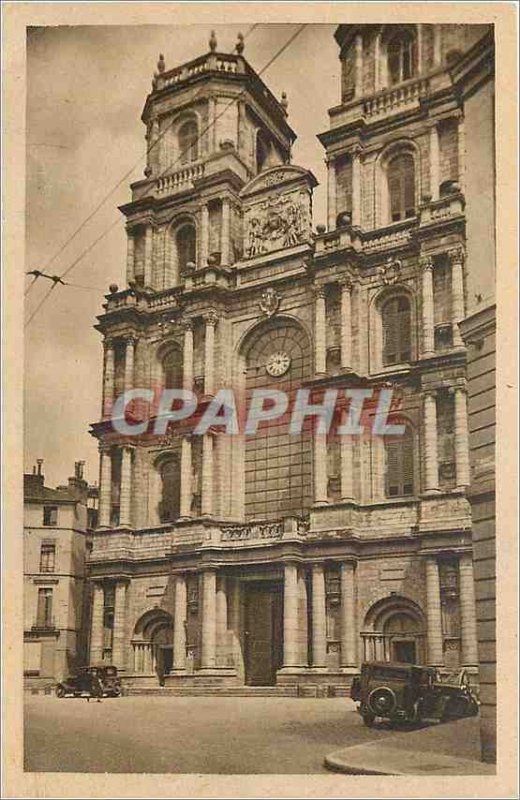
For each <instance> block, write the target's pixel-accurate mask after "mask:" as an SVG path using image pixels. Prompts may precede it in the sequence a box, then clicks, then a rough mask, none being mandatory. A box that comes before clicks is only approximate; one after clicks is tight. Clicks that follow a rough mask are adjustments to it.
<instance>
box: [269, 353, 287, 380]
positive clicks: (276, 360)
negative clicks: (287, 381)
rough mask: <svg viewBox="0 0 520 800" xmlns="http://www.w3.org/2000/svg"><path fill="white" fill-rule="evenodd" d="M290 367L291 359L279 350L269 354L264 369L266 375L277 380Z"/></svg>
mask: <svg viewBox="0 0 520 800" xmlns="http://www.w3.org/2000/svg"><path fill="white" fill-rule="evenodd" d="M290 366H291V359H290V357H289V355H288V354H287V353H284V352H283V351H281V350H280V351H278V352H276V353H271V355H270V356H269V358H268V359H267V364H266V365H265V368H266V371H267V372H268V374H269V375H272V376H273V378H279V377H280V375H285V373H286V372H287V370H288V369H289V367H290Z"/></svg>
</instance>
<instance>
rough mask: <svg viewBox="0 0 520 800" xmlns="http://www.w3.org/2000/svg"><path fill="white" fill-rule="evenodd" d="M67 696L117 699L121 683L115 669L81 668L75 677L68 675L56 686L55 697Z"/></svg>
mask: <svg viewBox="0 0 520 800" xmlns="http://www.w3.org/2000/svg"><path fill="white" fill-rule="evenodd" d="M68 694H69V695H74V697H80V696H81V695H87V696H88V697H97V698H101V697H119V695H120V694H121V681H120V679H119V678H118V676H117V668H116V667H112V666H106V665H102V666H93V667H83V668H82V669H80V670H79V671H78V673H77V675H70V676H69V677H68V678H66V679H65V680H64V681H62V682H61V683H58V685H57V686H56V695H57V697H65V695H68Z"/></svg>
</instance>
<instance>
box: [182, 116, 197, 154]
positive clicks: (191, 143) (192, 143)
mask: <svg viewBox="0 0 520 800" xmlns="http://www.w3.org/2000/svg"><path fill="white" fill-rule="evenodd" d="M178 137H179V155H180V159H179V160H180V163H181V164H188V163H189V162H190V161H196V160H197V158H198V157H199V147H198V137H199V131H198V127H197V123H196V122H195V120H193V119H190V120H187V121H186V122H185V123H184V124H183V125H181V127H180V128H179V134H178Z"/></svg>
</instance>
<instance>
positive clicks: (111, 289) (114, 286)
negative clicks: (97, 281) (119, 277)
mask: <svg viewBox="0 0 520 800" xmlns="http://www.w3.org/2000/svg"><path fill="white" fill-rule="evenodd" d="M108 291H109V292H110V294H115V293H116V292H117V291H119V286H118V285H117V283H111V284H110V286H109V287H108Z"/></svg>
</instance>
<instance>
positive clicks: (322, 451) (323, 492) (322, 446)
mask: <svg viewBox="0 0 520 800" xmlns="http://www.w3.org/2000/svg"><path fill="white" fill-rule="evenodd" d="M327 490H328V476H327V435H326V434H323V433H315V434H314V502H315V504H316V505H326V504H327V503H328V491H327Z"/></svg>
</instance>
